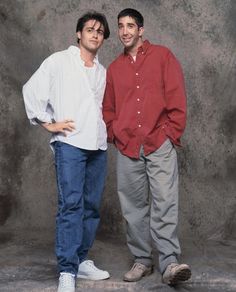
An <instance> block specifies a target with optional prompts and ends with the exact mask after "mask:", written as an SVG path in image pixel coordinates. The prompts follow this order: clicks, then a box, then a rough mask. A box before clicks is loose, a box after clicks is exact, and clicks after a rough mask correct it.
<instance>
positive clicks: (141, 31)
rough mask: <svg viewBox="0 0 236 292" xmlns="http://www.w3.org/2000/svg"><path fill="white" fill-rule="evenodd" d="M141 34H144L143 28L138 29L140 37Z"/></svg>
mask: <svg viewBox="0 0 236 292" xmlns="http://www.w3.org/2000/svg"><path fill="white" fill-rule="evenodd" d="M143 33H144V28H143V27H140V28H139V33H138V34H139V36H140V37H141V36H142V35H143Z"/></svg>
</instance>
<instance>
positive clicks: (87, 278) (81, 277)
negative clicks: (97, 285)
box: [77, 275, 110, 281]
mask: <svg viewBox="0 0 236 292" xmlns="http://www.w3.org/2000/svg"><path fill="white" fill-rule="evenodd" d="M109 278H110V275H107V276H104V277H92V276H86V275H77V279H84V280H92V281H101V280H106V279H109Z"/></svg>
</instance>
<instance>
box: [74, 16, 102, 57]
mask: <svg viewBox="0 0 236 292" xmlns="http://www.w3.org/2000/svg"><path fill="white" fill-rule="evenodd" d="M77 36H78V38H79V39H80V42H79V45H80V47H83V48H84V49H86V50H87V51H89V52H91V53H96V52H97V50H98V49H99V48H100V47H101V45H102V43H103V40H104V27H103V25H102V24H101V23H100V22H99V21H96V20H94V19H91V20H88V21H87V22H85V25H84V27H83V30H82V32H80V31H79V32H77Z"/></svg>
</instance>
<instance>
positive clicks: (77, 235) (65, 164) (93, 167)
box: [54, 142, 107, 275]
mask: <svg viewBox="0 0 236 292" xmlns="http://www.w3.org/2000/svg"><path fill="white" fill-rule="evenodd" d="M54 150H55V164H56V175H57V186H58V213H57V217H56V256H57V261H58V270H59V272H69V273H72V274H75V275H76V274H77V271H78V264H79V263H80V262H82V261H83V260H85V259H86V256H87V253H88V250H89V249H90V248H91V246H92V244H93V241H94V239H95V235H96V230H97V227H98V224H99V220H100V216H99V207H100V202H101V197H102V192H103V188H104V182H105V176H106V161H107V153H106V151H102V150H96V151H91V150H84V149H80V148H77V147H74V146H72V145H69V144H66V143H63V142H55V143H54Z"/></svg>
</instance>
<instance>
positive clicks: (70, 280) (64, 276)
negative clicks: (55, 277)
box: [57, 273, 75, 292]
mask: <svg viewBox="0 0 236 292" xmlns="http://www.w3.org/2000/svg"><path fill="white" fill-rule="evenodd" d="M57 292H75V276H74V275H73V274H70V273H60V277H59V285H58V289H57Z"/></svg>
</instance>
